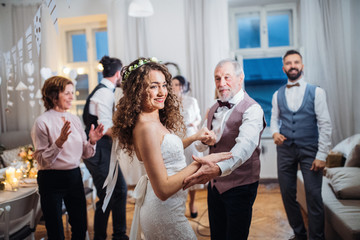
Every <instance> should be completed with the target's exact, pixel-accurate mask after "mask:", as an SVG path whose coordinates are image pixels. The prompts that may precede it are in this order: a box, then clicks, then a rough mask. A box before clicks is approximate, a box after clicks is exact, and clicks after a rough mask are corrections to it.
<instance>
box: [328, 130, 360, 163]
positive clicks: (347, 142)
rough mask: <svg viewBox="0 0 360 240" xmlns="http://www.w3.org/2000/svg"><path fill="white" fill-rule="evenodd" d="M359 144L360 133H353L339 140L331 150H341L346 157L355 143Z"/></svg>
mask: <svg viewBox="0 0 360 240" xmlns="http://www.w3.org/2000/svg"><path fill="white" fill-rule="evenodd" d="M357 144H360V134H355V135H353V136H351V137H348V138H346V139H344V140H342V141H341V142H339V143H338V144H337V145H336V146H335V147H334V148H333V149H332V151H333V152H341V153H343V154H344V157H345V158H347V157H348V156H349V154H350V153H351V151H352V150H353V148H354V147H355V145H357Z"/></svg>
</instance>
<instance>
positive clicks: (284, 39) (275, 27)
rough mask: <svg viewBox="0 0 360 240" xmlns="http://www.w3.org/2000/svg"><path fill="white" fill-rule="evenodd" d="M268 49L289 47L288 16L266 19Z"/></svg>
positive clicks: (275, 16)
mask: <svg viewBox="0 0 360 240" xmlns="http://www.w3.org/2000/svg"><path fill="white" fill-rule="evenodd" d="M267 25H268V36H269V39H268V40H269V47H279V46H289V45H290V39H289V15H288V14H282V15H272V16H271V15H270V16H268V17H267Z"/></svg>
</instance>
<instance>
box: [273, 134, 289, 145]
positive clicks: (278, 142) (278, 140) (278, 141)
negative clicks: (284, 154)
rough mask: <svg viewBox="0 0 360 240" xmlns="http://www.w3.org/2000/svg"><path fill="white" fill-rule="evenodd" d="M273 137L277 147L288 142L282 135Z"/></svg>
mask: <svg viewBox="0 0 360 240" xmlns="http://www.w3.org/2000/svg"><path fill="white" fill-rule="evenodd" d="M272 137H273V139H274V143H275V144H276V145H281V144H283V143H284V141H285V140H286V137H285V136H284V135H282V134H280V133H274V134H273V136H272Z"/></svg>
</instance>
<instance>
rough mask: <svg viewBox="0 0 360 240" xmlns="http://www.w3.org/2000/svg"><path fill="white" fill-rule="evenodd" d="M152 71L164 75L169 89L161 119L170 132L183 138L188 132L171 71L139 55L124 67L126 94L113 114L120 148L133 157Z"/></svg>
mask: <svg viewBox="0 0 360 240" xmlns="http://www.w3.org/2000/svg"><path fill="white" fill-rule="evenodd" d="M139 63H140V64H139ZM153 70H155V71H160V72H162V73H163V74H164V76H165V80H166V88H167V91H168V95H167V97H166V100H165V103H164V104H165V106H164V108H163V109H160V110H159V117H160V122H161V123H162V124H163V125H164V126H165V127H166V128H167V129H168V130H169V131H170V132H173V133H176V134H178V135H180V136H181V137H184V135H185V125H184V123H183V117H182V116H181V114H180V104H181V103H180V101H179V100H178V98H177V97H176V95H175V94H173V92H172V87H171V79H172V78H171V74H170V72H169V71H168V69H167V67H166V66H165V65H163V64H160V63H158V62H154V61H153V60H152V59H149V58H139V59H137V60H135V61H133V62H132V63H130V64H129V65H128V66H125V67H124V68H123V69H122V70H121V76H122V78H123V81H122V84H121V87H122V89H123V94H124V95H123V97H122V98H121V99H120V100H119V102H118V103H117V105H116V111H115V113H114V116H113V122H114V126H113V127H112V132H113V138H114V139H118V140H119V145H120V147H121V148H122V149H124V150H125V151H126V152H127V153H128V154H129V155H130V156H132V154H133V151H134V148H133V143H134V142H133V130H134V127H135V124H136V122H137V120H138V118H139V114H140V113H141V108H142V106H144V102H145V101H147V100H148V99H149V94H148V91H149V86H150V85H149V74H150V71H153Z"/></svg>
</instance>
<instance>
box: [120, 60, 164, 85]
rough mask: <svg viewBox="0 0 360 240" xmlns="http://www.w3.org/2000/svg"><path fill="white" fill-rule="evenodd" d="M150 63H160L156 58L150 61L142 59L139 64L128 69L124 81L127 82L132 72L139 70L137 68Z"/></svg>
mask: <svg viewBox="0 0 360 240" xmlns="http://www.w3.org/2000/svg"><path fill="white" fill-rule="evenodd" d="M149 62H156V63H157V62H159V61H158V60H157V58H156V57H152V58H150V59H140V60H139V62H138V63H135V64H134V65H131V66H129V67H128V69H127V70H126V72H125V74H124V78H123V81H125V80H126V79H127V78H128V76H129V75H130V73H131V72H132V71H134V70H135V69H137V68H139V67H141V66H142V65H144V64H146V63H149Z"/></svg>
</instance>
